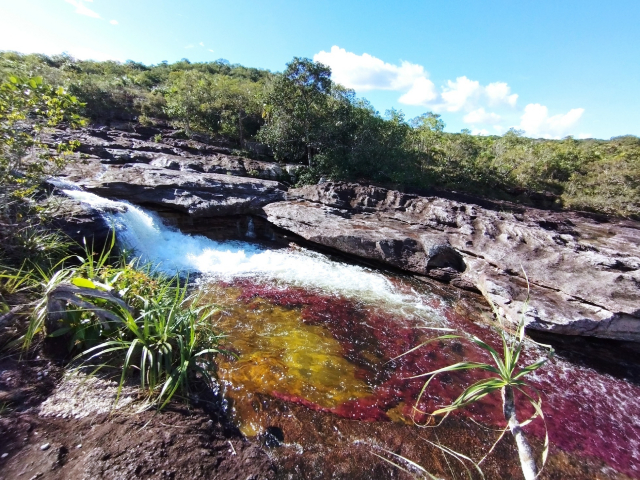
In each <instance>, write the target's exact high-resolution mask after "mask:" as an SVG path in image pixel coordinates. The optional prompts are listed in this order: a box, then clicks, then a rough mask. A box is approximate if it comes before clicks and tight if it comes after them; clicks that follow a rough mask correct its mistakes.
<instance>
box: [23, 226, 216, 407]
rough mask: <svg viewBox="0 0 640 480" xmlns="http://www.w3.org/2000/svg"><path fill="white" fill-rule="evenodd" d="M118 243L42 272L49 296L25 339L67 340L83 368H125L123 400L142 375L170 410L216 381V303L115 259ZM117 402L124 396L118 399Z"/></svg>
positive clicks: (176, 280)
mask: <svg viewBox="0 0 640 480" xmlns="http://www.w3.org/2000/svg"><path fill="white" fill-rule="evenodd" d="M114 244H115V239H114V238H112V241H111V243H110V244H108V245H106V246H105V248H104V249H103V250H102V252H100V253H99V254H93V253H92V249H91V248H88V247H86V245H85V249H86V254H85V256H84V257H77V259H78V260H80V262H81V263H80V264H79V265H76V266H72V267H69V266H67V267H60V266H58V267H57V269H55V271H54V272H53V273H49V272H47V271H45V270H44V269H39V270H38V274H39V276H40V278H41V280H40V290H41V297H40V300H39V301H38V302H37V304H36V306H35V308H34V311H33V315H32V318H31V321H30V325H29V329H28V331H27V334H26V335H25V338H24V343H23V346H24V347H25V348H29V346H30V345H31V343H32V342H33V340H34V339H35V338H36V337H37V336H39V334H40V333H41V332H44V333H46V335H47V337H49V338H51V339H56V337H57V340H53V341H58V342H66V343H67V345H68V349H69V351H70V352H74V353H76V356H75V358H74V359H73V362H81V368H83V367H86V366H88V364H89V362H95V361H96V360H98V361H99V363H98V365H97V366H96V365H93V367H96V368H95V370H94V371H97V370H101V369H114V368H115V369H119V370H121V373H120V383H119V388H118V398H119V395H120V392H121V390H122V387H123V386H124V383H125V381H126V380H127V378H129V377H130V376H132V375H137V376H139V379H140V386H141V388H142V390H143V391H144V392H145V394H146V397H147V400H148V402H147V403H148V404H153V405H157V406H158V407H159V408H162V407H164V406H165V405H166V404H167V403H168V402H169V401H170V400H171V398H172V397H173V396H174V395H175V394H176V393H178V392H181V393H183V394H188V393H189V391H190V390H191V389H192V386H193V382H192V380H193V379H194V377H196V376H198V377H199V378H200V380H202V381H204V382H205V383H207V384H211V383H212V382H213V375H214V371H215V368H214V364H213V362H212V358H213V356H215V355H216V354H217V353H218V349H217V348H216V347H217V344H218V342H219V339H220V337H221V336H220V335H219V334H218V333H217V332H215V330H214V328H213V320H212V315H213V314H214V313H215V312H216V311H217V309H216V307H215V306H213V305H204V306H201V305H200V303H201V302H200V299H199V298H198V297H197V296H194V295H189V294H188V284H187V283H186V282H185V281H184V280H182V279H181V278H180V277H179V276H175V277H173V278H170V277H166V276H164V275H162V274H159V273H155V272H153V269H152V267H150V266H141V265H140V264H139V262H138V260H136V259H133V260H131V261H127V260H126V259H125V258H124V257H122V258H120V260H117V261H115V262H114V261H113V259H112V255H111V251H112V248H113V247H114ZM116 402H117V399H116Z"/></svg>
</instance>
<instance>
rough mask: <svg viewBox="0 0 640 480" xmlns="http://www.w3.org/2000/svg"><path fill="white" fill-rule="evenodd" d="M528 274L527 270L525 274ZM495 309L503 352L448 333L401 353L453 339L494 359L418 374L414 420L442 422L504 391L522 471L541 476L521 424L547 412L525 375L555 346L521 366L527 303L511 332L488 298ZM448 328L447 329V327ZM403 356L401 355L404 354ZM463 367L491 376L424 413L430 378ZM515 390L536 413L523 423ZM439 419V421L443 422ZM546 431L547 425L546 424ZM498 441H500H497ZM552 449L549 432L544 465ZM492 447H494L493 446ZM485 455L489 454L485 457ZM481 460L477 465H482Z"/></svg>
mask: <svg viewBox="0 0 640 480" xmlns="http://www.w3.org/2000/svg"><path fill="white" fill-rule="evenodd" d="M525 277H526V273H525ZM485 297H486V298H488V299H489V297H488V295H486V294H485ZM489 302H490V303H491V306H492V308H493V311H494V313H495V315H496V318H497V319H498V325H497V329H496V330H497V332H498V335H499V336H500V339H501V343H502V353H501V354H500V353H498V351H497V350H495V349H494V348H493V347H492V346H491V345H489V344H488V343H486V342H485V341H484V340H482V339H480V338H478V337H476V336H474V335H471V336H463V335H459V334H445V335H441V336H438V337H436V338H432V339H429V340H427V341H426V342H424V343H422V344H420V345H418V346H417V347H414V348H413V349H411V350H409V351H408V352H405V353H404V354H402V355H406V354H407V353H409V352H413V351H415V350H417V349H419V348H421V347H422V346H424V345H425V344H427V343H431V342H434V341H441V340H451V339H466V340H468V341H470V342H471V343H472V344H475V345H476V346H477V347H479V348H480V349H482V350H484V351H485V352H487V353H488V354H489V356H490V357H491V359H492V363H480V362H466V361H465V362H458V363H455V364H453V365H449V366H446V367H443V368H440V369H437V370H434V371H432V372H427V373H422V374H419V375H416V376H414V377H411V378H425V377H426V378H427V381H426V382H425V383H424V385H423V387H422V390H421V391H420V394H419V396H418V399H417V400H416V404H415V406H414V419H415V418H416V417H415V415H427V416H428V417H429V418H433V417H436V416H441V417H442V419H441V422H442V420H444V418H446V417H447V416H448V415H449V414H450V413H452V412H455V411H456V410H460V409H462V408H465V407H467V406H468V405H470V404H472V403H475V402H477V401H478V400H480V399H482V398H484V397H485V396H487V395H490V394H492V393H494V392H498V391H500V392H501V393H502V404H503V412H504V416H505V420H506V421H507V426H506V427H505V430H504V431H503V434H504V432H506V430H507V429H509V430H511V433H512V434H513V436H514V438H515V440H516V444H517V446H518V453H519V456H520V463H521V466H522V471H523V473H524V475H525V478H526V479H527V480H533V479H535V478H536V477H537V476H538V468H537V466H536V462H535V459H534V458H533V455H532V453H531V447H530V446H529V444H528V442H527V440H526V438H525V437H524V433H523V432H522V427H523V426H525V425H527V424H529V423H530V422H532V421H533V420H535V419H536V418H538V417H540V418H541V419H542V421H544V414H543V412H542V399H541V397H540V394H539V393H538V392H537V390H536V389H535V388H534V387H533V386H531V385H530V384H528V383H527V382H526V380H525V377H526V376H527V375H528V374H530V373H532V372H535V371H536V370H538V369H539V368H540V367H542V366H543V365H544V364H545V363H546V362H547V361H548V360H549V359H550V358H551V357H552V355H553V349H552V348H551V347H549V346H546V345H544V346H543V347H545V348H546V349H547V356H546V357H543V358H540V359H539V360H537V361H535V362H533V363H531V364H529V365H526V366H522V365H521V355H522V352H523V349H524V346H525V337H524V333H525V322H524V311H526V305H527V303H528V298H527V302H525V306H524V307H523V314H522V316H521V319H520V321H519V322H518V324H517V327H516V330H515V332H510V331H509V326H508V325H506V324H505V323H504V320H503V316H502V314H501V313H500V312H499V311H498V309H497V307H496V306H495V305H494V304H493V302H491V300H489ZM445 330H446V329H445ZM402 355H401V356H402ZM462 370H481V371H484V372H489V373H490V374H492V375H490V376H489V377H488V378H483V379H481V380H478V381H477V382H475V383H473V384H472V385H470V386H468V387H467V388H465V389H464V390H463V392H462V393H461V394H460V395H459V396H458V397H457V398H456V399H455V400H454V401H453V402H452V403H451V404H449V405H445V406H442V407H440V408H438V409H436V410H435V411H433V412H425V411H422V410H420V409H419V408H418V405H419V404H420V401H421V399H422V397H423V396H424V395H425V394H426V392H427V391H428V388H429V384H430V383H431V381H432V380H433V379H434V378H435V377H436V376H438V375H440V374H445V373H447V372H455V371H462ZM514 391H517V392H520V393H521V394H522V395H523V397H524V398H525V399H526V400H527V402H528V403H529V404H530V405H531V406H532V407H533V409H534V414H533V415H532V416H531V417H530V418H529V419H527V420H526V421H524V422H519V421H518V420H517V415H516V414H517V411H516V404H515V398H514ZM441 422H440V423H441ZM545 430H546V425H545ZM501 438H502V435H501V436H500V437H499V438H498V441H500V439H501ZM496 443H497V442H496ZM548 449H549V436H548V432H547V433H545V442H544V447H543V452H542V465H543V466H544V464H545V462H546V459H547V454H548ZM491 450H493V447H492V449H491ZM485 458H486V457H485ZM481 462H482V460H481V461H480V462H478V464H480V463H481Z"/></svg>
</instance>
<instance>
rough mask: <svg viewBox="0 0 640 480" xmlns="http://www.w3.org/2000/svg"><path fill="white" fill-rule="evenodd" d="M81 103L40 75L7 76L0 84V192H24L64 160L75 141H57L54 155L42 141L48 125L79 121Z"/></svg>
mask: <svg viewBox="0 0 640 480" xmlns="http://www.w3.org/2000/svg"><path fill="white" fill-rule="evenodd" d="M82 106H83V104H81V103H80V102H79V101H78V100H77V98H76V97H74V96H72V95H69V94H68V93H67V92H65V91H64V89H63V88H61V87H60V88H57V89H56V88H53V87H51V86H50V85H46V84H45V83H44V82H43V81H42V77H35V78H31V79H28V80H25V79H21V78H18V77H13V76H12V77H9V81H7V82H5V83H3V84H2V85H0V195H1V196H2V197H4V198H3V204H4V205H6V203H7V199H8V197H7V196H10V195H21V196H24V195H27V194H29V193H30V192H31V191H32V190H33V188H34V187H35V186H36V185H37V184H38V183H39V182H40V181H41V180H42V179H43V178H44V177H45V176H47V175H52V174H55V173H56V171H57V170H59V169H60V168H61V167H62V166H63V165H64V163H65V160H66V156H65V154H66V153H69V152H71V151H72V150H73V147H74V146H76V145H77V142H70V143H65V142H62V143H59V144H58V146H57V150H58V151H57V154H51V153H49V149H48V148H47V147H46V146H45V145H44V144H43V143H42V139H41V137H42V134H43V133H45V131H46V130H47V128H51V127H54V126H56V125H58V124H60V123H61V122H64V121H66V122H69V124H71V125H72V126H78V125H80V124H82V119H81V118H80V117H79V115H78V114H77V111H78V109H79V108H81V107H82Z"/></svg>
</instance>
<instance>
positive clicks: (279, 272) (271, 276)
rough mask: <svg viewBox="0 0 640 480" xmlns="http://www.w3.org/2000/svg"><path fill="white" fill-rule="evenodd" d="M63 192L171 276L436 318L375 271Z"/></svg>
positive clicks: (126, 245)
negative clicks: (206, 232) (247, 281)
mask: <svg viewBox="0 0 640 480" xmlns="http://www.w3.org/2000/svg"><path fill="white" fill-rule="evenodd" d="M64 193H65V194H66V195H68V196H70V197H72V198H75V199H76V200H79V201H81V202H83V203H87V204H89V205H91V206H92V207H94V208H97V209H99V210H101V211H102V212H103V214H104V215H105V217H106V218H107V219H108V220H109V221H110V222H111V223H112V224H113V226H114V227H115V229H116V231H117V233H118V241H119V243H120V244H121V246H123V247H124V248H126V249H128V250H131V251H133V252H135V254H136V256H138V257H140V258H141V259H142V261H144V262H150V263H152V264H155V265H158V268H159V269H160V270H162V271H164V272H167V273H176V272H198V273H202V274H204V275H205V277H210V278H213V279H224V280H233V279H236V278H257V279H259V280H260V279H264V280H268V281H276V282H282V283H284V284H287V285H294V286H300V287H304V288H308V289H314V290H319V291H322V292H325V293H332V294H335V295H341V296H343V297H347V298H351V299H356V300H358V301H361V302H366V303H379V302H381V301H382V302H384V303H385V304H386V306H387V307H391V306H392V307H393V308H394V310H398V311H399V312H400V313H402V314H406V315H413V314H415V313H418V311H421V310H422V311H426V310H429V311H431V313H435V312H432V309H431V308H430V307H427V306H425V305H424V303H423V302H422V299H421V297H420V295H418V294H417V293H415V292H411V291H406V292H400V291H399V289H398V288H397V287H396V286H394V285H393V284H392V282H391V281H390V280H389V279H388V278H387V277H385V276H384V275H382V274H381V273H379V272H376V271H374V270H370V269H367V268H363V267H359V266H354V265H348V264H345V263H341V262H336V261H332V260H330V259H329V258H328V257H326V256H325V255H322V254H320V253H317V252H312V251H309V250H306V249H302V248H295V249H293V248H289V249H268V248H265V247H262V246H260V245H257V244H254V243H249V242H241V241H227V242H217V241H214V240H211V239H209V238H206V237H203V236H198V235H187V234H184V233H182V232H180V231H178V230H175V229H171V228H168V227H167V226H165V225H164V224H163V223H162V220H161V219H160V218H159V217H158V216H157V215H156V214H154V213H152V212H149V211H147V210H145V209H143V208H140V207H138V206H135V205H132V204H130V203H128V202H120V201H113V200H108V199H105V198H102V197H99V196H97V195H95V194H92V193H89V192H84V191H78V190H64ZM425 313H426V312H425ZM419 316H422V315H419Z"/></svg>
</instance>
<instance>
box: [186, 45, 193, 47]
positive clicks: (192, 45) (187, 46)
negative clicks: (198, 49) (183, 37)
mask: <svg viewBox="0 0 640 480" xmlns="http://www.w3.org/2000/svg"><path fill="white" fill-rule="evenodd" d="M184 48H193V45H187V46H186V47H184Z"/></svg>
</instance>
